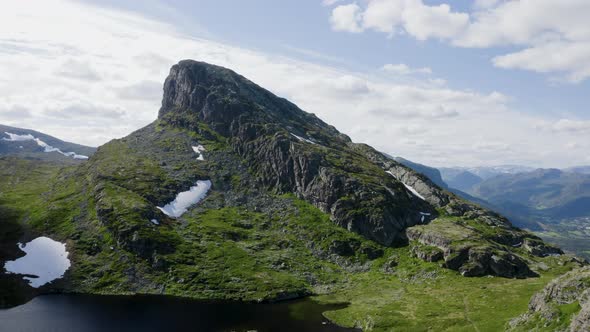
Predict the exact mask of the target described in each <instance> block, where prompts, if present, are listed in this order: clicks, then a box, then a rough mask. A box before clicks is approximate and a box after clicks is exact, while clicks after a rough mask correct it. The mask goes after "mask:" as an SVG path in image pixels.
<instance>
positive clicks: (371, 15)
mask: <svg viewBox="0 0 590 332" xmlns="http://www.w3.org/2000/svg"><path fill="white" fill-rule="evenodd" d="M589 16H590V1H587V0H567V1H555V0H519V1H515V0H510V1H500V0H478V1H476V2H475V4H474V6H473V11H472V12H470V13H465V12H457V11H453V10H452V8H451V6H450V5H449V4H445V3H443V4H440V5H426V4H424V3H423V1H422V0H368V1H367V3H366V6H365V7H364V8H361V7H360V6H359V5H357V3H356V2H353V3H351V4H343V5H339V6H337V7H335V8H334V9H333V11H332V14H331V16H330V22H331V24H332V28H333V29H334V30H336V31H348V32H353V33H360V32H363V31H366V30H373V31H377V32H383V33H387V34H388V35H389V36H395V35H396V34H407V35H409V36H412V37H413V38H415V39H417V40H427V39H431V38H434V39H439V40H443V41H446V42H448V43H449V44H452V45H454V46H459V47H470V48H488V47H499V46H516V47H520V48H521V50H520V51H517V52H513V53H508V54H503V55H498V56H497V57H495V58H494V59H493V64H494V65H495V66H497V67H500V68H506V69H523V70H530V71H535V72H539V73H550V74H551V75H553V76H555V79H558V80H562V81H567V82H571V83H577V82H581V81H583V80H586V79H588V78H589V77H590V24H588V17H589Z"/></svg>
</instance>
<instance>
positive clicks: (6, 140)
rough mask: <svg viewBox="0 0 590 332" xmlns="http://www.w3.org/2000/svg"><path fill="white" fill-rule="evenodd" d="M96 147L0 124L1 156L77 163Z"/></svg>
mask: <svg viewBox="0 0 590 332" xmlns="http://www.w3.org/2000/svg"><path fill="white" fill-rule="evenodd" d="M94 152H96V148H93V147H90V146H84V145H80V144H75V143H70V142H65V141H62V140H60V139H58V138H55V137H53V136H49V135H47V134H43V133H40V132H38V131H35V130H30V129H23V128H16V127H10V126H4V125H0V156H18V157H20V158H24V159H39V160H46V161H59V162H66V163H75V162H77V161H80V160H85V159H88V157H89V156H91V155H93V154H94Z"/></svg>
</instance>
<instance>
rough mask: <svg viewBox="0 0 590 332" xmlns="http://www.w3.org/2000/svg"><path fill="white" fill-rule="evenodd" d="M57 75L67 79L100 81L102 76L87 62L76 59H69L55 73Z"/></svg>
mask: <svg viewBox="0 0 590 332" xmlns="http://www.w3.org/2000/svg"><path fill="white" fill-rule="evenodd" d="M55 74H56V75H60V76H63V77H66V78H72V79H78V80H86V81H98V80H100V76H99V75H98V73H97V72H96V71H95V70H94V69H93V68H92V67H91V66H90V64H88V63H86V62H80V61H77V60H74V59H68V60H67V61H65V62H64V63H63V64H62V65H61V66H60V67H59V68H57V69H56V71H55Z"/></svg>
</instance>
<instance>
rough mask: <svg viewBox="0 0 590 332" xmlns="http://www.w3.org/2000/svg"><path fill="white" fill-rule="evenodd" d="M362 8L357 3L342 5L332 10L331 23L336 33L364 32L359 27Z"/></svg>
mask: <svg viewBox="0 0 590 332" xmlns="http://www.w3.org/2000/svg"><path fill="white" fill-rule="evenodd" d="M360 9H361V8H360V7H359V6H358V5H357V4H356V3H351V4H349V5H342V6H338V7H336V8H334V10H332V15H331V16H330V23H331V25H332V29H334V30H336V31H348V32H362V31H363V29H361V27H360V26H359V21H360Z"/></svg>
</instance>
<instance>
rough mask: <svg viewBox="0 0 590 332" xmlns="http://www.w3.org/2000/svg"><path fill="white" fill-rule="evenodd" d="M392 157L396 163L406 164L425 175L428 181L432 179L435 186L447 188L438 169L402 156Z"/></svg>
mask: <svg viewBox="0 0 590 332" xmlns="http://www.w3.org/2000/svg"><path fill="white" fill-rule="evenodd" d="M393 159H394V160H395V161H397V162H398V163H400V164H402V165H404V166H407V167H409V168H411V169H413V170H414V171H416V172H418V173H420V174H422V175H424V176H426V177H427V178H428V179H430V181H432V182H433V183H434V184H436V185H437V186H439V187H441V188H444V189H448V185H447V184H446V183H445V182H444V181H443V179H442V176H441V173H440V171H439V170H438V169H436V168H434V167H430V166H426V165H423V164H419V163H415V162H413V161H410V160H407V159H404V158H402V157H394V158H393Z"/></svg>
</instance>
